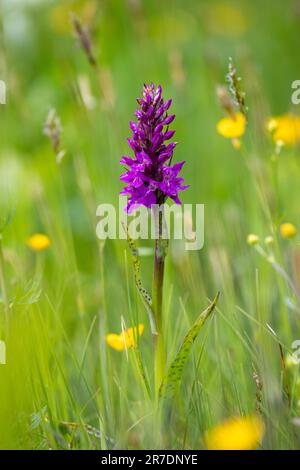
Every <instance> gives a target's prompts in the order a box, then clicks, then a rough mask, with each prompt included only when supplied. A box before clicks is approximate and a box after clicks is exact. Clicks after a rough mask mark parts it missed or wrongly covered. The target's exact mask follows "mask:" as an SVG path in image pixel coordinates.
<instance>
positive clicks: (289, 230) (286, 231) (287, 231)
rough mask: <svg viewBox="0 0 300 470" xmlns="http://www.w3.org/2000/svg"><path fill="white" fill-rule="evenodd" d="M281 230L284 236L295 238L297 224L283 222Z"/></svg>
mask: <svg viewBox="0 0 300 470" xmlns="http://www.w3.org/2000/svg"><path fill="white" fill-rule="evenodd" d="M279 230H280V234H281V236H282V238H293V237H294V236H295V235H296V233H297V229H296V227H295V225H293V224H290V223H288V222H286V223H284V224H281V225H280V227H279Z"/></svg>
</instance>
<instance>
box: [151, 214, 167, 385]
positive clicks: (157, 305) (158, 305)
mask: <svg viewBox="0 0 300 470" xmlns="http://www.w3.org/2000/svg"><path fill="white" fill-rule="evenodd" d="M155 217H156V215H155ZM156 223H158V237H157V238H156V240H155V252H154V272H153V289H152V307H153V311H154V315H155V323H156V330H157V335H156V337H155V343H154V347H155V358H154V376H155V392H156V394H158V391H159V387H160V385H161V383H162V380H163V378H164V374H165V363H166V352H165V344H164V332H163V311H162V308H163V284H164V268H165V257H166V245H167V241H166V240H164V239H163V238H162V233H163V213H162V211H159V212H158V217H156Z"/></svg>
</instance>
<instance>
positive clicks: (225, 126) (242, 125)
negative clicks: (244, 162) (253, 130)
mask: <svg viewBox="0 0 300 470" xmlns="http://www.w3.org/2000/svg"><path fill="white" fill-rule="evenodd" d="M245 129H246V118H245V116H244V114H242V113H235V114H234V115H233V116H228V117H225V118H223V119H221V120H220V121H219V122H218V124H217V131H218V133H219V134H220V135H222V136H223V137H226V139H237V138H238V137H242V135H243V134H244V133H245Z"/></svg>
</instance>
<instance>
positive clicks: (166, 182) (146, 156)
mask: <svg viewBox="0 0 300 470" xmlns="http://www.w3.org/2000/svg"><path fill="white" fill-rule="evenodd" d="M137 102H138V105H139V109H137V110H136V112H135V116H136V118H137V122H133V121H131V122H130V128H131V130H132V138H131V139H128V144H129V146H130V147H131V149H132V150H133V151H134V158H130V157H128V156H124V157H123V158H122V159H121V161H120V163H121V164H123V165H126V166H127V167H128V169H127V171H126V173H124V174H122V175H121V177H120V179H121V181H124V183H126V184H127V185H126V186H125V188H124V189H123V191H122V192H121V194H126V195H128V196H129V197H128V204H127V207H126V210H127V212H128V213H130V212H132V211H133V210H135V208H137V207H138V206H139V205H143V206H146V207H148V208H150V207H151V206H152V205H153V204H163V203H164V202H165V201H166V199H167V198H168V197H170V198H171V199H173V201H174V202H176V204H181V202H180V199H179V197H178V192H179V191H182V190H184V189H186V188H188V186H187V185H184V184H183V178H179V177H178V174H179V173H180V170H181V168H182V166H183V164H184V163H185V162H180V163H176V164H175V165H173V166H172V165H171V162H172V157H173V152H174V149H175V146H176V144H177V142H171V143H167V142H168V141H169V140H170V139H172V137H173V135H174V134H175V131H174V130H169V124H171V123H172V122H173V120H174V119H175V115H174V114H171V115H169V114H168V109H169V108H170V106H171V103H172V100H168V101H166V102H164V100H163V98H162V88H161V86H160V85H158V87H157V88H155V86H154V84H153V83H151V84H150V85H144V88H143V98H139V99H138V100H137Z"/></svg>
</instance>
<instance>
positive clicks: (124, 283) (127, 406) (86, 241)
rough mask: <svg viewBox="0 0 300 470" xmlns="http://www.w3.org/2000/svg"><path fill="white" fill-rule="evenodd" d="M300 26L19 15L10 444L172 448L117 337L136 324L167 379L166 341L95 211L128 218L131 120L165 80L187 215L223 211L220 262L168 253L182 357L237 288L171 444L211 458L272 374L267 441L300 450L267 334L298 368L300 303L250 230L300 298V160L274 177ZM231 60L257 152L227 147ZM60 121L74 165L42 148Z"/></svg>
mask: <svg viewBox="0 0 300 470" xmlns="http://www.w3.org/2000/svg"><path fill="white" fill-rule="evenodd" d="M70 12H74V13H76V14H77V15H78V17H79V18H80V19H81V21H82V23H83V24H84V25H86V26H87V27H88V28H89V31H90V34H91V40H92V44H93V50H94V54H95V56H96V58H97V62H98V70H97V71H96V70H95V69H94V68H93V67H91V66H90V64H89V63H88V61H87V59H86V56H85V54H84V52H83V50H82V49H81V48H80V46H79V43H78V39H77V38H76V37H75V34H74V31H73V27H72V24H71V21H70ZM299 26H300V2H299V1H296V0H287V1H284V2H281V1H277V0H275V1H274V0H273V1H271V0H267V1H264V2H261V1H258V0H252V1H241V0H240V1H221V0H218V1H215V0H213V1H212V0H210V1H208V0H207V1H205V0H203V1H202V0H201V1H195V0H186V1H184V2H181V1H176V0H172V1H163V0H161V1H157V0H114V1H109V0H106V1H105V0H102V1H101V0H99V1H96V0H86V1H79V0H78V1H67V0H65V1H50V0H49V1H48V0H43V1H38V0H35V1H34V0H31V1H30V0H28V1H25V0H24V1H17V0H7V1H4V0H2V1H1V44H0V51H1V57H0V78H1V79H4V80H5V82H6V84H7V104H6V105H1V106H0V126H1V139H0V211H1V213H0V216H1V217H6V216H7V215H8V214H11V220H10V224H9V225H8V227H7V228H6V229H5V231H4V233H3V239H4V252H5V260H6V277H7V283H8V291H9V298H10V302H11V307H10V314H11V319H10V322H11V325H10V333H9V335H8V336H7V337H6V342H7V358H8V359H7V361H8V363H7V365H5V366H4V365H0V387H1V402H0V447H1V448H11V447H19V448H24V447H25V448H32V447H34V448H49V447H58V448H65V447H67V445H68V442H69V440H70V437H66V436H65V434H64V432H62V431H61V429H60V427H59V426H60V423H61V422H62V421H68V422H69V421H70V422H74V421H75V422H77V423H81V425H82V423H84V424H91V425H93V426H95V427H96V428H101V429H103V435H102V437H101V439H100V441H101V444H99V443H98V441H97V439H96V444H95V442H94V441H93V439H92V438H91V437H90V435H88V433H85V432H84V429H82V433H81V434H80V437H78V436H77V437H78V441H76V442H75V444H74V446H75V447H87V448H92V447H93V446H99V445H101V446H102V447H105V446H110V443H111V442H113V444H111V445H112V446H116V447H137V448H139V447H141V448H143V447H151V446H153V445H155V444H154V441H153V439H154V438H153V433H152V427H151V424H149V423H147V416H148V414H149V410H148V405H146V404H145V402H144V401H143V393H142V391H141V390H140V388H139V386H138V380H137V382H136V383H135V382H134V379H133V377H135V378H136V370H135V369H134V366H133V365H132V364H131V362H130V361H129V362H127V359H126V357H125V355H120V353H116V352H114V351H109V352H107V348H106V346H105V343H104V333H106V332H108V331H116V332H117V331H120V329H121V316H123V317H124V318H125V321H126V324H127V325H130V324H131V323H133V322H132V320H134V321H135V320H137V319H139V321H142V322H143V323H145V325H146V329H145V334H144V336H143V337H142V340H141V343H142V344H141V348H142V351H143V354H144V362H145V367H146V369H147V371H148V373H149V375H150V376H151V355H152V352H151V334H150V331H149V326H148V323H147V317H146V314H145V312H144V309H143V307H142V305H141V303H140V302H139V300H138V299H137V294H136V292H135V288H134V284H133V278H132V270H131V263H130V255H129V253H128V251H127V246H126V242H125V241H119V240H111V241H107V243H106V244H105V246H104V247H103V246H102V245H101V244H99V242H98V241H97V239H96V224H97V219H96V208H97V206H98V204H100V203H113V204H117V201H118V193H119V191H120V190H121V189H122V184H121V182H120V181H119V175H120V173H121V171H122V169H121V167H120V165H119V164H118V162H119V160H120V158H121V156H122V155H127V154H128V152H129V150H128V147H127V142H126V138H127V137H128V136H129V125H128V123H129V120H130V119H132V117H133V113H134V110H135V107H136V102H135V99H136V98H137V97H138V96H140V95H141V90H142V85H143V83H149V82H151V81H153V82H154V83H155V84H158V83H160V84H161V85H162V87H163V91H164V96H165V97H166V98H169V97H172V98H173V105H172V109H173V111H174V112H175V114H176V120H175V122H174V126H173V127H174V128H176V140H178V141H179V145H178V146H177V148H176V151H175V158H176V161H181V160H186V165H185V167H184V171H183V173H184V178H185V180H186V182H187V183H188V184H190V188H189V189H188V190H187V191H185V193H184V194H183V195H182V199H183V202H186V203H204V204H205V245H204V248H203V250H201V251H199V252H191V253H189V254H187V253H182V252H181V251H180V250H178V247H176V246H174V247H173V248H172V247H171V252H170V256H169V257H168V262H167V277H166V290H165V304H166V305H165V306H166V311H167V313H166V317H165V322H166V331H167V334H168V344H169V354H170V356H172V354H173V353H174V351H175V349H176V348H177V346H178V342H179V340H180V339H181V338H182V335H183V334H184V333H185V331H186V330H187V328H188V327H189V326H190V325H191V324H192V322H193V320H194V319H195V318H196V316H197V314H198V313H199V312H200V310H201V309H202V308H204V307H205V306H206V304H207V299H208V298H212V297H213V296H214V294H215V293H216V292H217V291H221V302H220V305H219V309H220V311H219V314H217V315H216V317H215V318H214V320H213V322H211V324H210V326H209V328H208V329H207V331H206V333H205V337H206V341H205V353H204V354H203V350H202V348H203V344H204V343H203V341H202V342H201V341H200V342H199V343H197V344H196V345H195V348H194V350H193V357H192V358H191V363H190V367H189V368H188V369H189V370H188V371H186V377H185V381H184V384H183V386H182V394H181V396H180V398H179V399H178V401H179V405H178V413H177V414H176V413H175V416H173V420H174V421H173V425H172V426H171V428H170V429H171V430H170V432H169V435H168V436H164V437H163V438H162V440H161V446H162V447H163V446H164V445H165V446H166V445H169V446H173V447H175V448H176V446H177V447H179V448H180V447H183V448H184V447H187V448H198V447H199V446H200V447H201V446H202V444H201V442H202V441H201V436H202V434H203V431H204V430H205V429H207V427H209V426H210V425H212V424H213V423H215V422H218V421H219V420H220V419H221V418H223V417H225V416H228V415H232V414H237V413H248V412H251V411H252V410H253V409H254V408H255V393H256V392H255V383H254V381H253V379H252V373H253V370H254V369H255V370H259V371H260V374H261V377H262V378H263V383H264V392H263V393H264V397H263V406H264V414H265V420H266V422H267V433H266V437H265V442H264V446H265V447H267V448H284V447H291V448H293V447H294V448H295V447H298V446H299V432H298V435H297V428H296V427H295V426H293V425H292V424H291V419H292V417H295V416H297V414H298V410H299V408H298V405H297V403H298V393H299V390H298V391H297V386H296V385H295V384H296V382H297V377H298V376H297V374H298V371H297V372H296V373H293V374H294V375H292V376H291V377H289V380H290V381H291V385H290V390H291V392H290V393H291V394H292V405H291V406H288V405H287V399H286V393H285V392H286V389H284V387H283V378H282V371H281V370H280V353H279V348H278V344H277V343H278V341H277V340H274V338H273V337H272V336H271V335H270V333H269V332H268V330H267V327H266V325H267V324H268V325H271V326H272V328H273V329H274V330H275V331H276V333H277V334H278V337H279V338H280V341H281V342H282V344H283V345H284V347H285V351H286V352H287V353H288V351H289V350H290V347H291V341H292V340H294V339H297V334H298V336H299V335H300V331H299V321H298V316H299V305H298V307H297V306H296V307H295V306H294V304H295V299H294V298H293V295H292V293H291V292H290V291H289V288H288V286H287V285H286V283H285V282H284V281H283V280H282V279H281V278H280V276H278V274H277V273H276V272H275V271H274V270H272V267H271V266H270V265H269V264H268V263H267V262H266V260H264V259H262V258H260V257H259V256H258V255H257V254H255V252H254V251H253V250H252V249H251V248H250V247H248V246H247V244H246V238H247V235H248V233H249V232H254V233H257V234H258V235H259V236H260V237H262V238H263V237H264V236H267V235H270V234H272V235H273V236H274V237H275V251H276V253H277V255H276V256H278V258H279V259H280V262H282V263H284V266H285V269H286V270H287V271H288V272H289V273H290V275H291V276H292V277H293V279H294V281H295V283H299V272H300V250H299V238H298V239H296V240H295V241H293V242H286V241H285V242H283V241H280V240H279V239H278V237H277V235H278V225H279V223H280V222H282V221H289V222H292V223H294V224H295V225H296V226H297V227H300V205H299V198H298V195H299V171H300V155H299V151H298V149H297V148H287V149H284V150H283V151H282V154H281V155H280V158H279V159H278V168H277V170H276V171H277V173H276V174H277V176H276V175H275V176H274V165H273V164H272V155H273V153H274V146H273V143H272V141H271V139H270V138H269V136H268V135H267V132H266V128H265V121H266V119H267V118H268V117H269V116H272V115H277V114H281V113H285V112H287V111H290V110H292V111H293V112H295V113H297V112H298V109H297V106H292V104H291V91H292V90H291V83H292V82H293V81H294V80H296V79H299V78H300V76H299V74H300V56H299V53H298V42H299ZM229 57H232V58H233V61H234V63H235V65H236V67H237V70H238V75H240V76H241V77H242V82H241V83H242V87H243V89H244V90H245V91H246V103H247V106H248V108H249V126H248V129H247V134H246V136H245V137H244V138H243V143H242V150H241V152H239V151H236V150H235V149H234V148H233V146H232V145H231V142H230V141H227V140H226V139H224V138H222V137H221V136H219V135H218V134H217V132H216V123H217V121H218V120H219V119H220V118H221V117H223V112H222V110H221V109H220V106H219V104H218V101H217V99H216V93H215V91H216V86H217V85H218V84H220V83H221V84H222V83H224V81H225V75H226V73H227V68H228V60H229ZM52 107H54V108H55V109H56V111H57V113H58V115H59V116H60V118H61V122H62V127H63V132H62V136H61V142H62V147H63V148H64V149H65V150H66V155H65V157H64V159H63V161H62V163H61V165H57V164H56V161H55V155H54V154H53V151H52V149H51V145H50V143H49V140H48V139H47V137H46V136H45V135H44V134H43V125H44V122H45V120H46V117H47V114H48V111H49V109H50V108H52ZM35 232H42V233H46V234H47V235H48V236H49V238H50V240H51V247H50V248H49V249H48V250H47V251H45V252H43V253H32V252H31V251H30V249H29V248H28V247H27V246H26V240H27V239H28V237H29V236H30V235H31V234H33V233H35ZM142 245H146V243H145V242H143V243H142ZM149 246H150V244H149ZM142 265H143V266H142V268H143V269H142V273H143V277H144V280H145V284H146V285H147V286H150V285H151V284H150V282H151V276H152V258H151V257H149V256H145V257H143V258H142ZM291 304H292V305H293V308H291ZM297 308H298V311H297ZM241 310H242V311H243V313H241ZM248 317H250V319H249V318H248ZM3 335H4V336H5V334H4V333H3ZM202 355H204V357H203V359H202V362H201V367H200V368H199V367H198V359H199V357H201V358H202ZM130 364H131V365H130ZM195 390H196V392H195ZM299 398H300V397H299ZM150 414H151V413H150ZM140 420H141V421H140ZM140 423H142V424H140ZM132 426H133V428H132V429H131V427H132ZM107 435H108V436H109V437H108V438H107V439H106V438H105V437H103V436H107ZM68 436H69V435H68ZM68 439H69V440H68ZM72 445H73V444H72ZM156 445H157V443H156Z"/></svg>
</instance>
